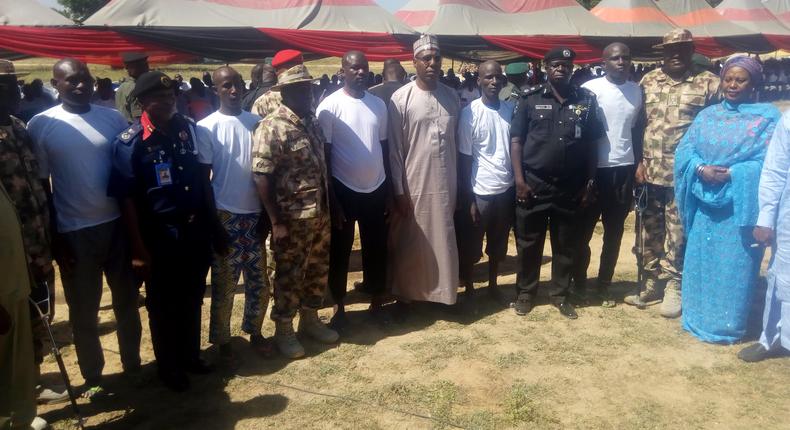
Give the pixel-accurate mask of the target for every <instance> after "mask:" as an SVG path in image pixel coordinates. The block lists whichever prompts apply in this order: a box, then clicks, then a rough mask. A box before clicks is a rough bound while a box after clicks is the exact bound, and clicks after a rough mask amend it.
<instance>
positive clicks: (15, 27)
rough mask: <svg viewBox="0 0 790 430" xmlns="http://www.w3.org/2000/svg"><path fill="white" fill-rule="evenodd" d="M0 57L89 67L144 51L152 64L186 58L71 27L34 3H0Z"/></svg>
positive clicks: (119, 37)
mask: <svg viewBox="0 0 790 430" xmlns="http://www.w3.org/2000/svg"><path fill="white" fill-rule="evenodd" d="M0 24H2V25H0V57H3V58H23V57H27V56H40V57H55V58H59V57H67V56H68V57H75V58H79V59H81V60H84V61H89V62H92V63H104V64H117V63H119V61H120V59H119V58H118V53H119V52H121V51H146V52H149V54H150V55H151V56H152V57H151V60H152V62H163V63H170V62H178V61H185V60H187V59H188V58H189V57H188V56H185V55H183V54H179V53H175V52H172V51H168V50H165V49H162V48H160V47H159V46H156V45H152V44H147V43H141V42H140V41H138V40H134V39H132V38H128V37H126V36H123V35H119V34H116V33H113V32H108V31H90V30H85V29H81V28H76V27H74V22H72V21H71V20H69V19H67V18H66V17H64V16H63V15H61V14H59V13H57V12H55V11H54V10H52V9H50V8H47V7H45V6H44V5H42V4H40V3H38V1H36V0H26V1H15V0H0Z"/></svg>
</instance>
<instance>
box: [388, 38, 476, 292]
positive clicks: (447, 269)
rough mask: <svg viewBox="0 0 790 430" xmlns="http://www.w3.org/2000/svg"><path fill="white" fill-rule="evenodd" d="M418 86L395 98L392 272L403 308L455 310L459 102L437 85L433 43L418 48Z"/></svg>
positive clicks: (407, 87) (435, 43)
mask: <svg viewBox="0 0 790 430" xmlns="http://www.w3.org/2000/svg"><path fill="white" fill-rule="evenodd" d="M414 68H415V69H416V71H417V79H416V80H415V81H414V82H410V83H408V84H406V85H404V86H403V87H402V88H401V89H399V90H398V91H396V92H395V93H394V94H393V95H392V101H391V102H390V105H389V146H390V160H389V161H390V170H391V172H392V187H393V191H394V194H395V207H396V214H395V216H394V217H393V218H392V220H391V221H390V232H389V234H390V238H391V241H390V249H389V261H390V265H389V267H388V279H389V285H390V287H391V289H392V293H393V294H394V295H395V296H396V297H397V298H398V299H399V300H400V301H401V303H408V302H410V301H428V302H437V303H444V304H448V305H451V304H454V303H455V301H456V295H457V293H458V248H457V245H456V241H455V240H456V239H455V224H454V222H453V213H454V212H455V207H456V192H457V188H458V184H457V164H456V163H457V160H458V148H457V146H456V141H455V132H456V128H457V125H458V115H459V113H460V110H461V107H460V101H459V99H458V95H457V94H456V92H455V90H453V89H451V88H450V87H447V86H446V85H444V84H442V83H440V82H439V78H440V77H441V68H442V54H441V51H440V50H439V43H438V40H437V38H436V36H433V35H424V36H423V37H421V38H420V39H419V40H417V41H416V42H415V43H414Z"/></svg>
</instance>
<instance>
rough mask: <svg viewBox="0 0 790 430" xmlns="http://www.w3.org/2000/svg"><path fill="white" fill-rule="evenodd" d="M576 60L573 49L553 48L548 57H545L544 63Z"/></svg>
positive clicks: (547, 54)
mask: <svg viewBox="0 0 790 430" xmlns="http://www.w3.org/2000/svg"><path fill="white" fill-rule="evenodd" d="M575 58H576V53H575V52H574V51H573V49H571V48H567V47H564V46H559V47H556V48H551V49H550V50H549V52H547V53H546V55H544V56H543V61H545V62H547V63H548V62H550V61H554V60H568V61H571V62H572V61H573V60H574V59H575Z"/></svg>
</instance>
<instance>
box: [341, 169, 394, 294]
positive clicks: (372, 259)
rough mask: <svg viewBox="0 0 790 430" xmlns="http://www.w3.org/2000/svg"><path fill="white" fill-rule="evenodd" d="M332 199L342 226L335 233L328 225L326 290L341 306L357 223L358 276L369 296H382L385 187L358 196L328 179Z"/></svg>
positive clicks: (384, 269) (383, 282)
mask: <svg viewBox="0 0 790 430" xmlns="http://www.w3.org/2000/svg"><path fill="white" fill-rule="evenodd" d="M332 181H333V182H332V184H333V186H334V189H335V197H336V198H337V200H338V202H339V203H340V205H341V207H342V208H343V213H344V214H345V216H346V222H345V223H343V227H342V228H340V229H338V228H335V225H334V224H332V238H331V241H330V251H329V290H330V292H331V293H332V299H333V300H334V301H335V303H337V304H342V303H343V298H344V297H345V296H346V283H347V282H348V260H349V257H350V256H351V248H352V246H353V245H354V224H355V223H359V239H360V242H361V245H362V276H363V279H364V282H365V287H366V289H367V290H368V291H370V292H371V293H373V294H379V293H383V292H384V284H385V282H386V279H387V272H386V270H387V222H386V218H385V212H386V198H387V187H386V185H385V184H381V186H379V188H377V189H376V190H375V191H373V192H371V193H358V192H356V191H353V190H351V189H349V188H348V187H346V186H345V185H343V183H342V182H340V181H338V180H337V179H334V178H332Z"/></svg>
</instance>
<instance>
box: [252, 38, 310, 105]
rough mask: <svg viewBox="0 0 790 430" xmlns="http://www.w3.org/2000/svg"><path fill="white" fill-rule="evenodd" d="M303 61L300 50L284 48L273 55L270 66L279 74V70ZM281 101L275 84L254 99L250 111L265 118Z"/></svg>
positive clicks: (281, 70)
mask: <svg viewBox="0 0 790 430" xmlns="http://www.w3.org/2000/svg"><path fill="white" fill-rule="evenodd" d="M303 61H304V59H303V57H302V53H301V52H300V51H296V50H293V49H284V50H282V51H279V52H278V53H277V54H275V55H274V58H272V67H274V70H275V72H276V73H277V74H278V75H279V74H280V73H281V72H283V71H285V70H288V69H290V68H291V67H293V66H296V65H298V64H302V62H303ZM282 103H283V97H282V95H280V90H279V88H277V86H276V85H275V86H273V87H272V88H270V89H269V91H266V92H265V93H264V94H263V95H262V96H260V97H259V98H258V100H255V103H253V105H252V113H254V114H256V115H258V116H259V117H261V118H266V117H267V116H269V114H271V113H272V112H274V111H275V110H277V108H279V107H280V105H282Z"/></svg>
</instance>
